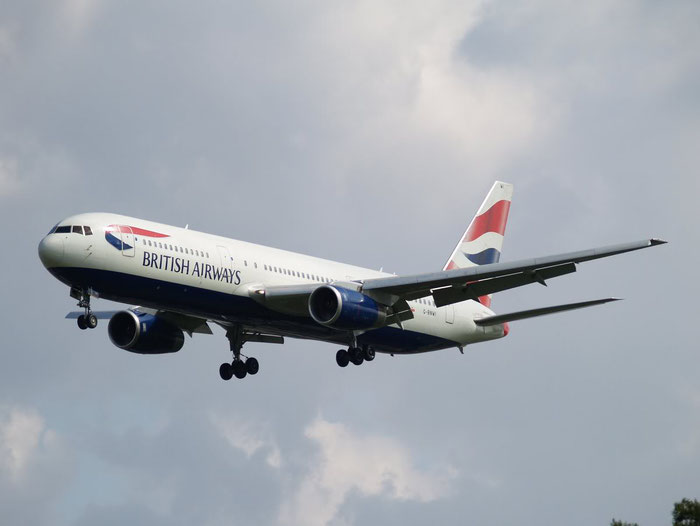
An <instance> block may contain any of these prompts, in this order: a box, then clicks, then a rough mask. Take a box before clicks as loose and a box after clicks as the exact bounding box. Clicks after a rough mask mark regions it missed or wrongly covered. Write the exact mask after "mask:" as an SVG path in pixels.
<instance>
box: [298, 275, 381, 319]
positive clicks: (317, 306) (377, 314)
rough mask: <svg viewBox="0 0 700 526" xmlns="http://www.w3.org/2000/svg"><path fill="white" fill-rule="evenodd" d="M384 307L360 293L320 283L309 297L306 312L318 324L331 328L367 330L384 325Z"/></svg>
mask: <svg viewBox="0 0 700 526" xmlns="http://www.w3.org/2000/svg"><path fill="white" fill-rule="evenodd" d="M386 311H387V309H386V307H384V306H382V305H379V304H378V303H377V302H376V301H374V300H373V299H372V298H370V297H369V296H365V295H364V294H362V293H361V292H357V291H354V290H349V289H346V288H343V287H338V286H334V285H321V286H320V287H318V288H317V289H316V290H314V291H313V292H312V293H311V295H310V296H309V314H311V317H312V318H313V319H314V320H315V321H316V322H317V323H320V324H321V325H325V326H326V327H332V328H334V329H347V330H359V329H371V328H372V327H379V326H381V325H383V324H384V321H385V320H386Z"/></svg>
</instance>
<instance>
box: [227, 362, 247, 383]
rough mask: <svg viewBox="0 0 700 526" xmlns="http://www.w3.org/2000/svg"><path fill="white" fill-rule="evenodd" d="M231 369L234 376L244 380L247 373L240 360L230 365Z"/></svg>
mask: <svg viewBox="0 0 700 526" xmlns="http://www.w3.org/2000/svg"><path fill="white" fill-rule="evenodd" d="M231 367H232V368H233V374H234V376H235V377H236V378H238V379H240V380H242V379H243V378H245V376H246V375H247V374H248V371H247V370H246V367H245V363H244V362H242V361H241V360H234V362H233V363H232V364H231Z"/></svg>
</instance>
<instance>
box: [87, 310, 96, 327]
mask: <svg viewBox="0 0 700 526" xmlns="http://www.w3.org/2000/svg"><path fill="white" fill-rule="evenodd" d="M84 319H85V325H86V326H87V328H88V329H94V328H95V327H97V316H95V315H94V314H93V313H92V312H91V313H90V314H88V315H87V316H85V318H84Z"/></svg>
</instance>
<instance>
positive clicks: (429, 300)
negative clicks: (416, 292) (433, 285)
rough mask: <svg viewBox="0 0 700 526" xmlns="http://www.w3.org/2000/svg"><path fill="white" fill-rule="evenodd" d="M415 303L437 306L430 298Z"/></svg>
mask: <svg viewBox="0 0 700 526" xmlns="http://www.w3.org/2000/svg"><path fill="white" fill-rule="evenodd" d="M414 301H417V302H418V303H420V304H422V305H429V306H431V307H434V306H435V304H434V303H433V300H432V299H428V298H418V299H417V300H414Z"/></svg>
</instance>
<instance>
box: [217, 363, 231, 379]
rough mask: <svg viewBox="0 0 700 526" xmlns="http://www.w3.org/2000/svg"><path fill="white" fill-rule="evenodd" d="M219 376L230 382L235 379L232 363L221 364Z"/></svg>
mask: <svg viewBox="0 0 700 526" xmlns="http://www.w3.org/2000/svg"><path fill="white" fill-rule="evenodd" d="M219 376H221V379H222V380H230V379H231V378H233V367H232V366H231V364H230V363H228V362H224V363H222V364H221V367H219Z"/></svg>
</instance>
